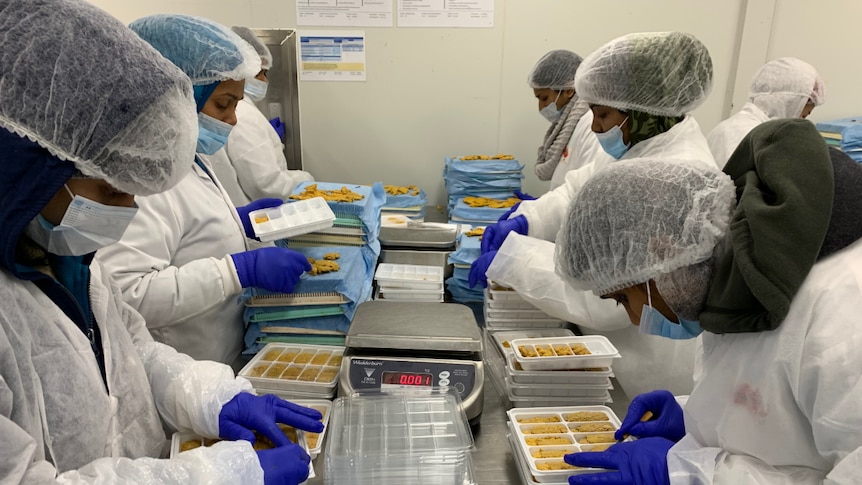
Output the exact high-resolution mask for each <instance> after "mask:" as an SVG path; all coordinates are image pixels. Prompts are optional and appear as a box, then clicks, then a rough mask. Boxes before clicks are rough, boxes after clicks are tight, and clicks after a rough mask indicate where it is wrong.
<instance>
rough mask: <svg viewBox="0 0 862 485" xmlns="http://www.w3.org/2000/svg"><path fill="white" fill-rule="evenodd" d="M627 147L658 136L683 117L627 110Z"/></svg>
mask: <svg viewBox="0 0 862 485" xmlns="http://www.w3.org/2000/svg"><path fill="white" fill-rule="evenodd" d="M628 116H629V147H630V148H631V147H633V146H635V145H637V144H638V143H640V142H642V141H644V140H648V139H650V138H652V137H654V136H656V135H660V134H662V133H664V132H666V131H668V130H670V129H671V128H673V125H675V124H677V123H679V122H680V121H682V120H683V118H684V117H683V116H661V115H651V114H649V113H645V112H643V111H635V110H629V111H628Z"/></svg>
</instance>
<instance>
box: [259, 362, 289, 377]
mask: <svg viewBox="0 0 862 485" xmlns="http://www.w3.org/2000/svg"><path fill="white" fill-rule="evenodd" d="M284 369H287V364H282V363H280V362H276V363H275V364H272V365H271V366H270V367H269V369H268V370H267V371H266V372H264V374H263V376H264V377H270V378H273V379H278V378H279V377H281V373H282V372H284Z"/></svg>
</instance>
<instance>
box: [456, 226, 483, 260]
mask: <svg viewBox="0 0 862 485" xmlns="http://www.w3.org/2000/svg"><path fill="white" fill-rule="evenodd" d="M481 255H482V242H481V240H480V239H479V236H467V235H466V234H464V233H461V234H460V235H459V236H458V249H456V250H455V251H453V252H451V253H449V261H448V262H449V263H450V264H473V261H476V260H477V259H478V258H479V256H481Z"/></svg>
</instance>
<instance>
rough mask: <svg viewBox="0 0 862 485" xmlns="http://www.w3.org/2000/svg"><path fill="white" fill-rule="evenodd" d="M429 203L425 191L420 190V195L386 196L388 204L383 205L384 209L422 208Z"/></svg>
mask: <svg viewBox="0 0 862 485" xmlns="http://www.w3.org/2000/svg"><path fill="white" fill-rule="evenodd" d="M427 203H428V196H427V195H426V194H425V191H424V190H422V189H419V195H410V194H400V195H391V194H386V202H384V203H383V207H400V208H405V207H416V206H421V207H424V206H425V205H426V204H427Z"/></svg>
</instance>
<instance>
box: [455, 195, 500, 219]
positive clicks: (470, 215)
mask: <svg viewBox="0 0 862 485" xmlns="http://www.w3.org/2000/svg"><path fill="white" fill-rule="evenodd" d="M508 210H509V207H503V208H499V209H495V208H493V207H470V206H469V205H467V204H465V203H464V199H460V200H459V201H458V202H456V203H455V207H454V208H453V209H452V210H451V211H450V212H449V218H450V219H454V218H456V217H457V218H459V219H460V220H465V221H490V222H491V223H494V222H497V219H499V218H500V217H501V216H502V215H503V214H505V213H506V212H507V211H508Z"/></svg>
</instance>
